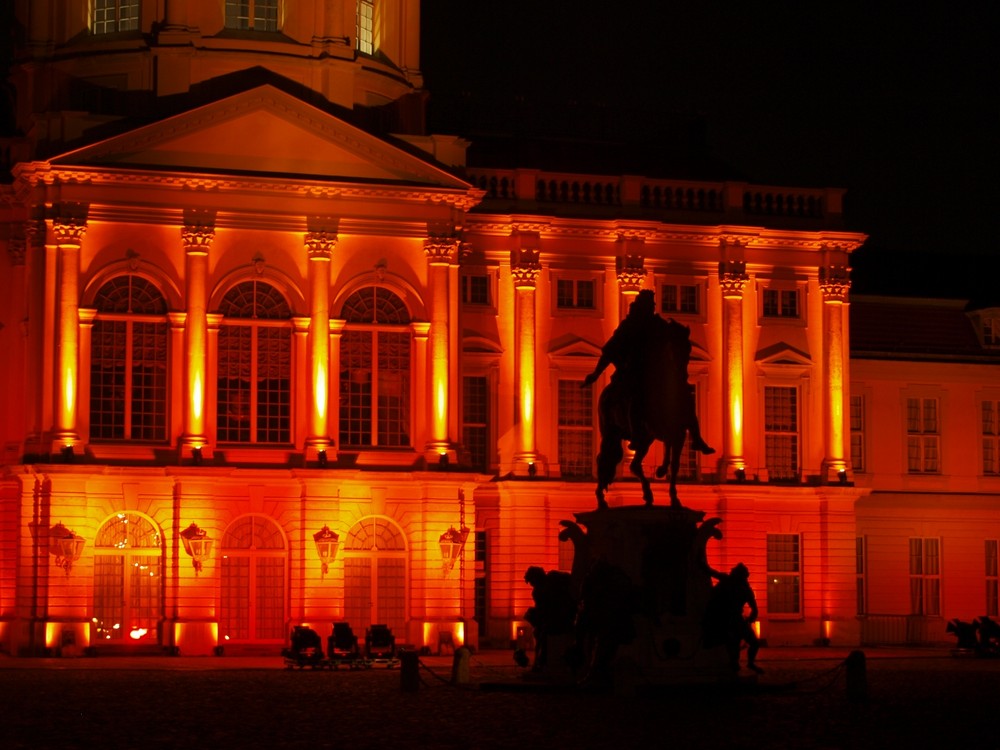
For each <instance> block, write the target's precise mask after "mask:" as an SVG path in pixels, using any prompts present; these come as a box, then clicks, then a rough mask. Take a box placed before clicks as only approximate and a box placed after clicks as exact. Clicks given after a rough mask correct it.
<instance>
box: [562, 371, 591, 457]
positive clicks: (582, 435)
mask: <svg viewBox="0 0 1000 750" xmlns="http://www.w3.org/2000/svg"><path fill="white" fill-rule="evenodd" d="M593 399H594V390H593V387H592V386H587V387H585V388H581V387H580V381H579V380H560V381H559V404H558V407H559V415H558V425H559V466H560V469H561V470H562V475H563V476H564V477H590V476H592V475H593V465H594V403H593Z"/></svg>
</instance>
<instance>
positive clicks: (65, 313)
mask: <svg viewBox="0 0 1000 750" xmlns="http://www.w3.org/2000/svg"><path fill="white" fill-rule="evenodd" d="M81 210H82V209H81ZM52 231H53V234H54V236H55V241H56V245H57V247H58V268H59V270H58V272H59V295H58V304H59V328H58V346H59V354H58V357H57V367H58V372H57V375H56V378H57V381H56V415H55V417H56V425H55V434H54V435H53V438H54V445H53V448H54V449H55V450H65V449H68V448H72V447H73V446H74V445H75V444H76V443H78V442H79V439H80V438H79V435H78V434H77V424H76V422H77V411H78V409H79V394H80V387H79V385H80V312H79V309H80V245H81V244H82V242H83V235H84V234H85V233H86V231H87V220H86V217H85V216H81V215H80V214H79V213H76V214H64V215H60V216H56V217H55V218H54V219H53V220H52Z"/></svg>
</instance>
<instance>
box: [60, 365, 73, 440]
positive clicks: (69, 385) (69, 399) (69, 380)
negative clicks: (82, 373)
mask: <svg viewBox="0 0 1000 750" xmlns="http://www.w3.org/2000/svg"><path fill="white" fill-rule="evenodd" d="M75 415H76V368H74V367H67V368H66V370H65V372H64V373H63V423H62V424H63V426H64V427H72V425H73V422H74V421H75Z"/></svg>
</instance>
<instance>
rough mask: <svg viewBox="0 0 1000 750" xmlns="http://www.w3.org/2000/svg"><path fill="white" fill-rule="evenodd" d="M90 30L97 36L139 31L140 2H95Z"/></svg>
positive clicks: (132, 0) (113, 0)
mask: <svg viewBox="0 0 1000 750" xmlns="http://www.w3.org/2000/svg"><path fill="white" fill-rule="evenodd" d="M92 7H93V13H94V15H93V18H92V20H91V24H90V28H91V31H93V32H94V33H95V34H112V33H114V32H116V31H138V30H139V0H94V4H93V6H92Z"/></svg>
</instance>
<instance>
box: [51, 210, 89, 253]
mask: <svg viewBox="0 0 1000 750" xmlns="http://www.w3.org/2000/svg"><path fill="white" fill-rule="evenodd" d="M52 232H53V234H54V235H55V240H56V244H57V245H59V247H76V248H79V247H80V245H81V244H82V243H83V235H84V234H86V233H87V218H86V217H80V216H56V217H54V218H53V219H52Z"/></svg>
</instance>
